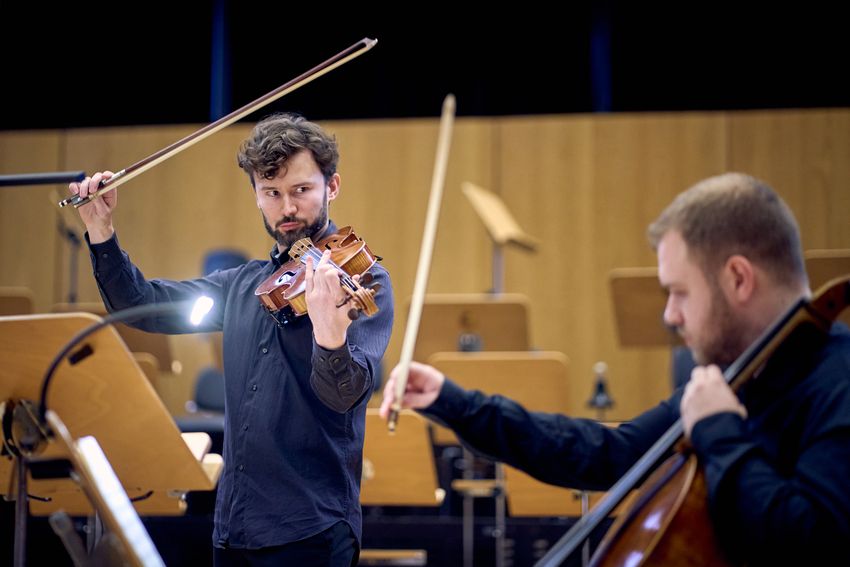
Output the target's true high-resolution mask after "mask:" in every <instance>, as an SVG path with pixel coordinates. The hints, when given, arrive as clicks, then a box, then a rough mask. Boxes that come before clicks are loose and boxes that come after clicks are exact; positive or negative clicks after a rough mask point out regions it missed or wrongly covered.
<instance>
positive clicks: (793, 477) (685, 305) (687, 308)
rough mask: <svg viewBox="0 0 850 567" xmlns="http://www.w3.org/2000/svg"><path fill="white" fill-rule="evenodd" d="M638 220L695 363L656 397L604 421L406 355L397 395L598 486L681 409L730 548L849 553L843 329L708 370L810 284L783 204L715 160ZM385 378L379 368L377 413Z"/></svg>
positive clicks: (785, 558) (822, 555) (789, 557)
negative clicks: (738, 377)
mask: <svg viewBox="0 0 850 567" xmlns="http://www.w3.org/2000/svg"><path fill="white" fill-rule="evenodd" d="M648 235H649V240H650V243H651V244H652V246H653V248H654V249H655V251H656V252H657V256H658V275H659V280H660V283H661V285H662V287H664V289H666V290H667V292H668V299H667V305H666V308H665V311H664V320H665V322H666V323H667V324H668V325H670V326H672V327H675V328H676V330H677V331H678V333H679V334H680V335H681V336H682V338H683V339H684V341H685V343H686V344H687V346H688V348H689V349H690V350H691V352H692V354H693V356H694V359H695V360H696V361H697V363H698V365H699V366H698V367H697V368H695V369H694V371H693V373H692V375H691V379H690V381H689V382H688V383H687V384H686V385H685V386H684V387H680V388H679V389H678V390H676V391H675V392H674V393H673V395H672V396H671V397H670V398H669V399H668V400H666V401H664V402H662V403H660V404H659V405H658V406H656V407H655V408H652V409H650V410H648V411H646V412H644V413H643V414H641V415H639V416H637V417H636V418H634V419H633V420H631V421H629V422H626V423H624V424H622V425H620V426H619V427H618V428H616V429H611V428H608V427H606V426H604V425H602V424H600V423H597V422H595V421H592V420H587V419H573V418H570V417H568V416H565V415H555V414H543V413H536V412H529V411H527V410H525V409H524V408H522V407H521V406H520V405H519V404H517V403H515V402H513V401H512V400H509V399H506V398H504V397H500V396H485V395H483V394H482V393H480V392H474V391H466V390H464V389H462V388H460V387H459V386H458V385H457V384H455V383H453V382H452V381H451V380H450V379H448V378H447V377H445V376H444V375H442V374H441V373H440V372H439V371H437V370H436V369H434V368H432V367H430V366H427V365H424V364H419V363H414V364H413V365H412V366H411V370H410V373H409V375H408V378H407V390H406V393H405V395H404V399H403V400H402V406H403V407H411V408H416V409H419V410H421V411H422V412H423V413H424V414H426V415H427V416H429V417H432V418H434V419H436V420H437V421H439V422H441V423H444V424H446V425H448V426H449V427H451V428H452V429H453V430H454V432H455V433H456V434H457V435H458V436H459V437H460V438H461V439H462V440H463V442H464V443H465V444H467V445H468V446H470V447H471V448H473V449H474V450H475V451H477V452H478V453H480V454H483V455H485V456H488V457H491V458H493V459H496V460H500V461H503V462H506V463H508V464H510V465H512V466H514V467H517V468H519V469H522V470H524V471H526V472H527V473H529V474H531V475H532V476H534V477H536V478H538V479H539V480H542V481H544V482H548V483H551V484H557V485H561V486H568V487H573V488H582V489H590V490H605V489H607V488H609V487H610V486H611V485H612V484H613V483H614V482H615V481H617V480H618V479H619V478H620V476H622V475H623V474H624V473H625V472H626V471H627V470H628V468H629V467H630V466H631V465H632V464H633V463H635V462H636V461H637V459H638V458H640V457H641V455H643V454H644V452H646V451H647V449H649V447H650V446H651V445H652V444H653V443H654V442H655V441H656V439H658V437H659V436H661V434H662V433H664V432H665V431H666V430H667V428H669V427H670V426H671V425H672V424H673V423H674V422H676V421H677V420H678V419H679V418H681V420H682V423H683V425H684V429H685V435H686V437H687V438H689V440H690V443H691V444H692V446H693V449H694V451H695V452H696V455H697V456H698V459H699V461H700V463H701V465H702V466H703V467H704V471H705V476H706V481H707V487H708V499H709V502H708V505H709V511H710V513H711V518H712V525H713V526H714V529H715V532H716V533H717V535H718V538H719V541H720V545H721V547H722V548H723V549H722V551H723V552H724V554H725V555H726V556H727V557H728V558H730V560H731V561H733V562H742V563H746V564H748V565H759V564H765V565H796V564H801V563H802V562H804V561H815V562H816V561H817V560H818V559H822V560H824V561H828V562H829V564H842V565H845V564H850V332H848V330H847V329H846V327H845V326H843V325H841V324H836V325H833V327H832V330H831V331H830V333H829V335H828V337H826V338H825V339H824V341H823V342H818V343H817V344H810V345H806V347H805V348H800V349H799V350H794V351H793V352H790V353H787V352H786V353H784V355H783V356H781V357H776V356H775V357H774V358H773V359H771V360H772V362H768V364H767V365H766V367H765V368H764V369H763V370H762V371H761V372H760V373H759V374H758V375H757V376H756V378H755V379H753V380H751V381H749V382H748V383H747V384H746V385H745V386H744V388H743V389H742V390H741V391H739V393H738V395H736V393H735V392H733V391H732V390H731V389H730V387H729V386H728V385H727V383H726V381H725V380H724V378H723V375H722V374H721V368H725V367H726V366H728V365H729V364H730V363H732V362H733V361H734V360H735V359H736V358H737V357H738V356H739V355H740V354H741V353H742V352H743V351H744V350H745V349H746V348H747V347H748V346H749V345H750V344H751V343H752V342H753V341H754V340H755V339H756V338H757V337H759V335H761V333H762V332H763V331H765V330H766V329H767V328H769V327H770V326H771V324H772V323H773V322H774V321H775V320H776V319H777V318H778V317H779V316H780V315H782V314H783V313H784V312H785V311H786V310H787V309H788V308H789V307H791V306H792V305H793V304H794V303H795V302H797V301H798V300H799V299H800V298H801V297H806V296H808V295H810V290H809V283H808V277H807V275H806V271H805V267H804V263H803V254H802V248H801V244H800V235H799V230H798V227H797V224H796V221H795V219H794V217H793V214H792V213H791V211H790V209H789V208H788V207H787V205H786V204H785V203H784V202H783V201H782V200H781V198H780V197H779V196H778V195H777V194H776V193H775V192H774V191H773V190H772V189H771V188H770V187H769V186H768V185H766V184H765V183H764V182H762V181H760V180H757V179H755V178H753V177H751V176H748V175H744V174H739V173H727V174H724V175H719V176H716V177H712V178H709V179H705V180H703V181H701V182H699V183H697V184H696V185H694V186H693V187H691V188H690V189H688V190H687V191H685V192H683V193H681V194H680V195H679V196H678V197H677V198H676V199H675V200H674V201H673V202H672V203H671V204H670V205H669V206H668V207H667V208H666V209H665V210H664V211H663V212H662V213H661V215H660V216H659V217H658V219H657V220H656V221H655V222H654V223H652V224H651V225H650V227H649V230H648ZM779 358H781V363H777V360H778V359H779ZM397 380H399V376H398V372H396V371H394V372H393V374H392V375H391V377H390V379H389V381H388V383H387V384H386V387H385V390H384V400H383V404H382V407H381V411H382V412H383V414H387V413H388V411H389V407H390V405H391V404H392V402H393V401H394V400H393V397H394V392H395V382H396V381H397Z"/></svg>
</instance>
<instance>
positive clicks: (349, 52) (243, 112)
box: [59, 37, 378, 209]
mask: <svg viewBox="0 0 850 567" xmlns="http://www.w3.org/2000/svg"><path fill="white" fill-rule="evenodd" d="M376 43H378V40H377V39H370V38H368V37H366V38H363V39H361V40H360V41H358V42H357V43H355V44H353V45H352V46H350V47H348V48H347V49H344V50H343V51H340V52H339V53H337V54H336V55H334V56H333V57H331V58H330V59H328V60H327V61H324V62H323V63H320V64H318V65H316V66H315V67H313V68H312V69H310V70H309V71H306V72H304V73H302V74H301V75H299V76H297V77H295V78H294V79H292V80H291V81H289V82H287V83H284V84H283V85H281V86H279V87H278V88H276V89H274V90H273V91H271V92H268V93H266V94H264V95H263V96H261V97H260V98H258V99H257V100H255V101H253V102H249V103H248V104H246V105H245V106H243V107H242V108H239V109H237V110H234V111H233V112H231V113H230V114H228V115H227V116H223V117H222V118H219V119H218V120H216V121H215V122H213V123H211V124H207V125H206V126H204V127H203V128H201V129H200V130H198V131H196V132H193V133H191V134H189V135H188V136H186V137H185V138H183V139H182V140H178V141H176V142H174V143H173V144H171V145H170V146H167V147H165V148H163V149H161V150H159V151H157V152H155V153H153V154H151V155H149V156H148V157H146V158H144V159H142V160H139V161H137V162H136V163H134V164H133V165H131V166H129V167H126V168H124V169H122V170H121V171H119V172H118V173H116V174H115V175H113V176H112V177H110V178H109V179H108V180H106V181H101V182H100V185H99V188H98V190H97V191H95V192H94V193H91V194H89V196H88V197H86V198H82V197H80V196H79V195H74V196H72V197H68V198H67V199H64V200H62V201H60V202H59V206H60V207H66V206H68V205H73V206H74V208H75V209H77V208H79V207H81V206H82V205H85V204H86V203H89V202H90V201H92V200H93V199H95V198H97V197H99V196H101V195H103V194H104V193H107V192H109V191H112V190H113V189H115V188H117V187H118V186H119V185H121V184H123V183H126V182H127V181H129V180H131V179H133V178H134V177H136V176H137V175H141V174H142V173H144V172H145V171H147V170H149V169H151V168H152V167H154V166H157V165H159V164H160V163H162V162H164V161H165V160H167V159H168V158H170V157H172V156H175V155H177V154H178V153H180V152H182V151H183V150H185V149H187V148H190V147H192V146H193V145H195V144H196V143H198V142H200V141H201V140H203V139H205V138H207V137H208V136H211V135H213V134H215V133H216V132H218V131H219V130H221V129H222V128H224V127H226V126H230V125H231V124H233V123H234V122H236V121H237V120H239V119H241V118H244V117H245V116H247V115H249V114H251V113H252V112H254V111H255V110H258V109H260V108H262V107H264V106H266V105H267V104H269V103H271V102H274V101H276V100H277V99H279V98H280V97H282V96H284V95H286V94H289V93H291V92H292V91H294V90H297V89H299V88H301V87H303V86H304V85H306V84H307V83H309V82H311V81H313V80H315V79H318V78H319V77H321V76H322V75H324V74H326V73H330V72H331V71H333V70H334V69H336V68H337V67H339V66H341V65H344V64H346V63H348V62H349V61H351V60H352V59H354V58H355V57H358V56H360V55H362V54H363V53H366V52H367V51H369V50H370V49H372V48H373V47H374V46H375V44H376Z"/></svg>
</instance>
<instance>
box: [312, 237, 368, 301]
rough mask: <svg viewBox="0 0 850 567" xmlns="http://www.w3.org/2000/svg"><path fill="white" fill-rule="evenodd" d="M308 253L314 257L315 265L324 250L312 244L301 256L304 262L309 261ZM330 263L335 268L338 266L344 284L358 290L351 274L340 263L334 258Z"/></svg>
mask: <svg viewBox="0 0 850 567" xmlns="http://www.w3.org/2000/svg"><path fill="white" fill-rule="evenodd" d="M307 255H309V256H310V257H311V258H313V261H314V262H315V263H314V266H315V265H316V264H318V263H319V260H321V259H322V252H321V251H320V250H319V249H318V248H316V246H315V245H312V244H311V245H310V246H309V247H308V248H307V249H306V251H305V254H304V255H303V256H302V257H301V261H302V262H306V261H307V260H306V256H307ZM328 263H329V264H330V265H331V266H333V267H334V268H336V270H337V271H338V272H339V273H340V274H341V275H342V277H341V278H340V281H342V283H343V284H345V285H346V286H347V287H349V288H350V289H352V290H355V291H356V290H357V286H355V285H354V281H353V280H352V279H351V276H349V275H348V273H347V272H346V271H345V270H343V269H342V268H341V267H339V265H337V263H336V262H334V261H333V260H328Z"/></svg>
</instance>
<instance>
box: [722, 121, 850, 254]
mask: <svg viewBox="0 0 850 567" xmlns="http://www.w3.org/2000/svg"><path fill="white" fill-rule="evenodd" d="M729 138H730V143H729V146H730V153H729V167H730V169H732V170H736V171H745V172H747V173H750V174H752V175H755V176H756V177H759V178H761V179H763V180H764V181H766V182H767V183H768V184H770V185H771V186H772V187H773V188H774V189H776V191H777V192H779V194H780V195H782V197H783V198H784V199H785V200H786V202H787V203H788V206H789V207H791V210H792V211H794V214H795V215H796V216H797V221H798V222H799V223H800V232H801V233H802V237H803V248H804V249H805V250H811V249H817V248H848V247H850V220H848V219H850V159H848V158H850V110H846V109H844V110H838V109H836V110H828V109H819V110H798V111H785V112H740V113H732V114H730V116H729Z"/></svg>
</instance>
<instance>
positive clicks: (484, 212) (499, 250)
mask: <svg viewBox="0 0 850 567" xmlns="http://www.w3.org/2000/svg"><path fill="white" fill-rule="evenodd" d="M461 190H462V191H463V194H464V195H466V198H467V199H469V202H470V204H471V205H472V208H473V210H474V211H475V212H476V213H477V214H478V217H479V218H480V219H481V222H483V223H484V228H486V229H487V233H488V234H489V235H490V240H492V241H493V292H494V293H502V292H503V291H504V279H505V276H504V271H505V259H504V251H503V249H504V247H505V246H516V247H517V248H519V249H521V250H524V251H526V252H536V251H537V246H538V245H539V244H540V242H539V241H538V240H537V239H536V238H534V237H533V236H531V235H529V234H527V233H526V232H525V231H524V230H522V228H520V226H519V223H517V222H516V219H514V217H513V215H511V213H510V211H509V210H508V207H507V206H506V205H505V203H504V201H502V199H501V198H499V196H498V195H496V194H495V193H493V192H492V191H487V190H486V189H483V188H481V187H479V186H477V185H474V184H472V183H469V182H464V183H463V184H462V185H461Z"/></svg>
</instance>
